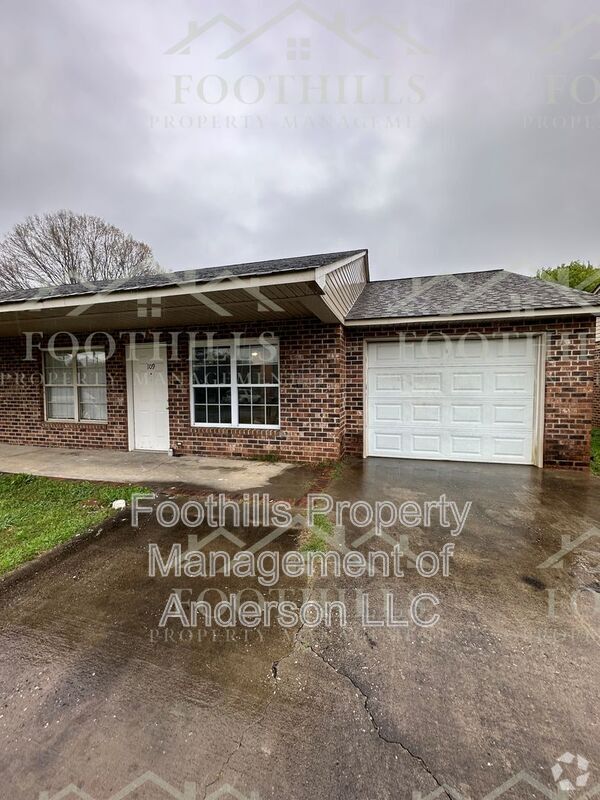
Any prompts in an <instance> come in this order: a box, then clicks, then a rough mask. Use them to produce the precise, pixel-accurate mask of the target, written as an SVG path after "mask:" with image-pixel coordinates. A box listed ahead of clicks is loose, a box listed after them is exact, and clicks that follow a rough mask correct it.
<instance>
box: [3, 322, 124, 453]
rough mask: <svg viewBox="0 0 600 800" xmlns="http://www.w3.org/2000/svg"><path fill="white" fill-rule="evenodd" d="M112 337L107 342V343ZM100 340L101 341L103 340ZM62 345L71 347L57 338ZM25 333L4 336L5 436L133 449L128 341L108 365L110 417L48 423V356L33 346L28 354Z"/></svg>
mask: <svg viewBox="0 0 600 800" xmlns="http://www.w3.org/2000/svg"><path fill="white" fill-rule="evenodd" d="M105 342H106V340H104V341H103V342H102V344H105ZM95 344H97V345H98V346H100V339H98V340H97V341H96V342H95ZM54 345H55V346H56V347H60V346H70V345H71V342H70V341H69V339H67V338H65V339H64V340H61V339H57V340H56V341H55V342H54ZM26 355H27V351H26V343H25V337H23V336H20V337H11V338H0V441H2V442H7V443H9V444H28V445H48V446H52V445H53V446H55V447H110V448H114V449H117V450H127V392H126V385H125V346H124V344H123V343H122V342H121V343H119V345H118V347H117V350H116V352H115V354H114V355H113V356H112V357H111V358H110V359H108V361H107V364H106V377H107V382H108V392H107V404H108V422H107V423H105V424H96V423H87V422H81V423H78V422H46V421H45V419H44V393H43V389H42V360H41V354H40V351H39V350H38V349H32V355H33V360H27V359H26Z"/></svg>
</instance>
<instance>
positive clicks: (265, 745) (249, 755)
mask: <svg viewBox="0 0 600 800" xmlns="http://www.w3.org/2000/svg"><path fill="white" fill-rule="evenodd" d="M303 475H304V473H303ZM297 477H298V486H297V491H296V495H295V496H296V497H297V498H298V497H300V495H301V493H302V492H301V491H300V489H302V491H304V490H305V488H306V487H305V486H304V485H302V486H301V484H302V481H301V480H300V475H299V474H298V476H297ZM314 477H315V481H314V482H313V484H314V485H316V482H317V480H316V479H317V476H316V475H315V476H314ZM305 478H306V476H304V478H303V480H304V479H305ZM308 484H310V481H308ZM319 491H327V492H330V493H331V495H332V496H333V497H334V498H335V499H336V500H349V501H352V500H358V499H360V500H364V501H366V502H369V503H372V504H374V503H375V502H376V501H381V500H388V501H392V502H394V503H395V504H400V503H403V502H407V501H414V502H416V503H421V504H422V503H424V502H425V501H426V500H435V499H437V498H439V497H440V495H441V494H442V493H444V494H445V495H446V496H447V497H448V499H450V500H455V501H456V502H457V503H458V504H459V505H463V504H464V503H466V502H467V501H470V502H472V508H471V510H470V512H469V514H468V517H467V521H466V524H465V527H464V530H463V531H462V532H461V533H460V535H458V536H454V537H453V536H450V535H449V533H448V530H447V529H445V528H443V527H442V526H440V525H435V524H433V525H431V526H430V527H427V526H424V525H420V526H418V527H414V528H411V529H410V530H408V529H407V528H402V527H401V526H399V525H398V526H396V527H395V528H393V529H390V531H389V533H388V534H386V536H388V535H389V539H390V542H391V543H393V542H400V543H401V544H402V546H403V548H404V549H405V550H408V551H410V552H411V553H412V554H414V555H416V554H418V553H420V552H422V551H424V550H430V551H434V552H436V553H439V552H440V550H441V548H442V547H443V545H444V544H445V543H446V542H450V541H451V542H453V543H454V545H455V550H454V555H453V557H452V559H451V568H450V575H449V576H447V577H444V576H442V575H439V574H438V575H436V576H434V577H431V578H426V577H423V576H422V575H419V574H418V573H417V570H416V569H415V568H414V565H413V563H412V562H411V560H410V558H406V559H405V560H404V561H403V568H404V575H403V576H402V577H391V576H389V577H384V576H382V575H375V576H373V577H363V578H354V579H351V578H349V577H342V576H340V577H332V576H329V577H319V578H313V579H309V578H307V577H305V576H304V577H298V578H284V579H282V580H280V581H279V582H278V583H277V585H276V586H275V587H274V588H273V590H270V589H269V588H267V587H264V586H261V585H260V584H259V583H258V582H257V580H256V579H255V578H233V577H225V576H224V575H218V576H217V577H216V578H211V579H202V578H186V577H185V576H182V577H180V578H175V577H166V578H160V577H154V578H151V577H149V576H148V543H149V542H155V543H157V544H158V545H159V546H160V548H161V552H163V553H164V554H166V552H167V550H168V548H169V547H170V545H171V544H172V543H173V542H178V543H181V544H182V545H183V546H184V548H185V547H186V545H187V541H188V540H187V533H188V531H187V530H186V529H185V528H184V527H183V526H178V527H175V528H172V529H165V528H164V527H160V526H158V525H157V524H156V521H155V520H154V519H151V520H146V521H144V523H143V524H142V526H141V528H140V529H137V530H133V529H131V528H130V527H129V526H127V525H123V526H122V527H121V528H119V529H116V530H112V531H109V532H107V533H106V534H105V535H101V536H99V537H97V538H94V539H92V540H90V541H89V542H86V543H82V546H81V547H80V548H78V549H76V550H75V551H73V552H71V553H70V554H68V555H67V556H66V557H65V558H64V559H63V560H61V561H59V562H58V563H55V564H50V565H49V566H48V567H47V568H45V569H43V570H42V571H40V572H39V573H38V574H37V575H35V576H33V577H31V578H29V579H27V580H24V581H22V582H20V583H18V584H15V585H13V586H9V587H8V588H7V589H5V591H4V592H3V593H2V594H1V595H0V604H1V616H0V692H1V697H2V704H1V705H2V708H1V709H0V715H1V716H0V742H1V743H2V746H1V747H0V771H1V774H2V784H3V788H2V792H1V793H0V796H2V797H7V798H11V800H21V798H32V799H33V798H38V797H39V795H40V792H44V791H47V792H48V798H52V797H53V796H54V795H55V794H57V793H59V792H60V791H61V790H62V789H64V788H65V787H66V786H67V785H68V784H71V783H72V784H73V785H74V786H76V787H79V789H81V790H83V791H85V792H87V793H88V795H89V797H91V798H93V799H94V800H105V799H106V800H108V798H110V797H112V796H113V795H116V794H117V793H118V792H120V791H122V790H124V787H125V786H126V785H127V784H129V783H130V782H132V781H135V780H136V779H137V778H138V777H139V776H141V775H142V774H143V773H145V772H146V771H148V770H151V771H152V772H153V773H155V774H156V775H157V776H160V778H161V779H163V780H164V781H167V782H168V783H169V784H170V785H171V787H172V791H175V790H177V791H178V792H180V793H181V795H180V796H181V797H183V798H185V800H187V798H188V797H189V798H204V797H210V796H211V794H214V793H216V792H219V790H220V789H222V788H223V786H224V785H227V784H229V785H230V786H233V787H235V790H236V791H237V792H239V793H240V794H241V795H243V796H245V797H250V796H252V793H254V797H255V798H256V797H259V798H309V797H310V798H321V797H323V798H325V797H327V798H329V797H337V798H363V799H367V798H394V800H403V799H404V798H407V800H417V798H419V797H421V798H422V800H425V798H428V797H432V798H433V797H436V796H442V797H453V798H454V800H456V798H457V797H458V796H459V795H458V794H457V793H460V797H462V798H465V799H468V800H478V799H479V798H481V797H483V796H484V795H486V794H487V793H489V792H491V791H492V790H494V789H495V788H496V787H499V786H501V785H502V784H503V783H505V782H506V781H509V780H510V779H511V778H512V776H514V775H515V774H517V773H519V772H520V771H525V772H526V773H527V776H528V779H529V780H530V782H533V783H534V784H535V781H538V782H539V785H540V786H543V787H545V791H546V795H544V794H543V793H542V791H541V789H540V788H537V789H536V788H534V786H532V785H530V783H526V782H523V780H521V782H520V783H519V784H518V785H516V786H514V787H513V788H512V789H510V790H508V789H507V791H506V792H505V793H504V794H503V795H502V796H505V797H509V798H513V800H516V798H518V799H519V800H524V799H525V800H526V799H527V798H540V797H542V796H549V795H548V794H547V792H549V791H550V790H552V791H553V790H555V789H556V784H555V783H554V779H553V777H552V774H551V767H552V766H553V764H554V763H555V761H556V759H557V758H558V757H559V756H561V755H562V754H563V753H565V751H570V752H572V753H574V754H580V755H582V756H584V757H585V758H586V759H588V760H589V762H590V767H589V772H590V777H589V782H588V784H587V787H586V788H587V789H588V790H589V788H591V787H592V786H594V785H596V784H598V783H600V741H599V737H598V726H599V723H600V715H599V713H598V701H597V697H598V689H597V687H598V685H599V683H600V658H599V655H600V624H599V623H600V602H597V599H598V597H600V595H599V594H598V589H600V585H599V583H598V581H599V579H600V575H599V574H598V571H597V570H598V565H599V564H600V554H599V552H600V541H599V540H598V538H597V537H595V536H594V535H593V531H594V527H595V526H597V527H599V528H600V480H598V479H595V478H592V477H591V476H587V475H582V474H576V473H567V472H551V471H542V470H537V469H534V468H529V467H506V466H491V465H465V464H445V463H440V464H433V463H431V462H427V463H426V462H408V461H396V460H391V459H369V460H368V461H358V460H357V461H351V462H348V463H347V464H345V465H344V466H343V467H342V468H341V469H338V470H336V471H335V473H334V474H332V477H331V481H330V483H329V486H328V487H326V488H325V489H324V488H323V487H322V486H321V488H320V489H319ZM180 502H183V500H182V501H180ZM344 522H345V530H344V531H342V530H338V531H336V532H335V533H334V535H333V537H332V542H333V544H334V545H335V546H336V547H338V548H340V550H341V551H343V548H344V547H345V546H351V545H352V546H354V547H356V548H357V549H358V550H359V551H361V552H363V553H365V554H367V553H368V552H369V551H372V550H375V549H385V544H386V543H387V545H389V546H391V544H390V542H389V541H388V539H387V538H386V537H384V538H378V537H375V536H371V537H368V536H367V537H365V536H364V534H365V532H366V531H367V532H368V527H367V528H365V527H362V526H361V525H358V524H354V525H353V524H352V522H350V521H349V519H348V518H347V517H346V518H345V519H344ZM226 527H227V528H228V530H231V531H232V532H233V533H235V535H236V536H238V537H239V538H240V539H241V540H242V541H243V546H244V547H245V548H251V547H253V546H257V544H258V545H260V542H261V541H262V539H263V538H264V537H265V536H268V535H269V533H270V532H271V531H272V529H273V528H272V526H267V527H264V528H249V527H243V526H241V527H239V528H236V527H234V526H231V525H230V524H229V523H228V525H227V526H226ZM210 531H211V529H210V528H207V527H204V528H202V529H199V530H196V531H195V533H196V534H197V535H198V536H199V537H200V538H201V537H202V536H203V535H205V534H207V533H210ZM586 532H590V536H589V537H588V538H581V540H580V541H578V540H577V537H582V534H585V533H586ZM298 533H299V531H298V529H297V528H292V529H291V530H289V531H287V532H285V533H282V534H281V535H280V536H278V537H276V538H274V539H273V540H272V541H271V542H269V543H268V544H267V545H266V546H265V547H266V549H268V550H272V551H273V552H274V553H276V554H278V555H279V556H280V557H282V556H283V554H284V553H286V552H287V551H289V550H293V549H295V548H296V547H297V535H298ZM402 536H407V537H408V538H407V539H400V537H402ZM358 537H362V538H363V541H361V542H359V543H357V542H356V540H357V538H358ZM563 537H569V538H568V539H564V538H563ZM573 543H576V544H575V546H574V547H572V548H571V549H569V548H570V547H571V545H573ZM561 546H563V547H565V546H566V549H567V550H568V552H567V553H565V555H564V558H563V559H562V560H561V559H560V558H558V559H556V558H555V554H556V553H558V551H559V550H560V548H561ZM239 547H240V544H239V542H237V543H236V542H235V541H231V540H230V539H229V538H227V537H224V536H220V537H219V538H218V539H214V540H213V541H212V542H211V543H210V547H209V548H208V549H212V550H214V549H219V550H224V551H226V552H228V553H230V554H231V555H233V554H234V553H235V552H236V551H238V550H239ZM260 551H261V548H260V547H259V548H258V549H257V552H260ZM549 559H550V560H551V561H552V560H554V565H549V564H548V560H549ZM557 564H558V566H556V565H557ZM209 587H211V588H212V589H213V590H217V589H218V590H220V592H221V594H220V595H218V592H217V591H213V592H212V594H213V595H214V596H215V597H216V596H217V595H218V596H219V597H221V596H222V597H227V596H229V594H230V593H232V592H235V591H237V590H239V589H242V588H244V589H246V590H247V592H245V595H246V594H247V596H248V599H251V597H252V595H254V596H256V594H257V592H258V593H259V594H260V595H261V596H262V597H263V598H265V599H267V598H273V597H279V596H281V595H280V594H279V593H280V592H281V591H285V593H286V597H288V598H293V599H296V600H298V601H301V600H302V599H304V600H306V599H307V598H308V597H312V598H315V599H320V600H326V599H330V600H335V599H340V598H341V597H343V598H344V599H345V600H346V605H347V608H348V618H347V624H346V626H345V627H339V626H338V625H336V624H335V617H334V619H333V620H332V624H331V625H330V626H329V627H327V626H320V627H318V628H311V627H310V626H309V625H304V626H300V625H297V626H295V627H294V628H292V629H290V630H284V629H283V628H282V627H281V626H278V625H273V626H271V627H268V628H266V627H263V626H261V627H260V628H258V629H255V630H248V629H247V628H243V627H242V626H240V625H239V624H238V625H237V626H235V627H232V628H229V629H221V630H218V631H216V632H215V634H214V635H212V634H210V633H209V632H208V631H207V629H206V628H204V627H202V626H200V628H198V629H194V630H191V631H189V630H184V629H182V628H181V625H180V624H179V623H178V622H176V621H170V622H169V623H168V626H167V629H166V631H165V630H159V629H158V621H159V619H160V615H161V613H162V611H163V609H164V607H165V604H166V601H167V599H168V597H169V594H170V593H171V591H172V590H174V589H177V590H181V593H182V597H189V596H193V597H199V596H200V595H201V593H202V591H203V590H206V589H208V588H209ZM425 592H427V593H429V594H435V596H436V598H437V600H438V601H439V605H437V606H435V607H434V606H433V603H429V604H428V603H424V605H423V607H422V611H423V612H424V613H426V614H427V615H429V616H430V615H431V613H432V612H434V611H435V612H436V613H438V614H439V622H438V623H437V624H435V625H433V626H432V627H429V628H424V627H419V626H418V625H416V624H414V622H412V621H411V619H410V615H409V606H410V601H411V598H414V597H415V596H416V595H418V594H419V593H425ZM361 593H366V595H367V596H368V598H369V604H370V614H371V616H370V622H373V623H375V622H377V621H379V620H380V619H383V615H384V611H385V596H386V593H390V594H392V595H393V598H394V616H393V618H392V619H390V620H388V622H390V621H391V622H395V623H399V622H400V621H401V620H406V621H407V622H408V624H407V626H406V627H404V626H402V625H401V624H397V625H395V626H391V625H387V626H378V625H376V624H370V625H365V624H364V622H365V621H364V619H362V618H361V615H360V614H359V613H358V612H357V611H356V600H357V598H360V597H362V596H364V594H361ZM208 594H211V593H208ZM208 594H207V595H206V596H208ZM215 630H216V629H215ZM186 782H187V783H188V784H189V785H188V787H187V789H185V784H186ZM442 785H445V786H447V787H451V788H447V789H445V790H443V791H442V792H441V793H440V794H436V792H437V790H438V789H439V788H440V786H442ZM184 790H186V791H187V792H188V795H187V796H186V795H185V794H184ZM419 792H420V793H421V795H419V794H418V793H419ZM62 796H64V795H61V797H62ZM74 796H76V795H74ZM125 796H131V797H135V798H136V799H137V798H144V799H145V798H148V799H149V800H154V798H166V797H171V796H177V795H173V794H169V793H168V792H167V790H166V789H165V787H163V788H160V787H157V786H152V785H151V784H149V783H146V784H145V785H144V786H142V787H141V788H139V789H137V790H136V791H135V792H133V788H132V790H131V792H130V794H128V795H125V794H120V795H119V797H125ZM224 796H228V795H227V794H225V795H224ZM497 796H500V795H497Z"/></svg>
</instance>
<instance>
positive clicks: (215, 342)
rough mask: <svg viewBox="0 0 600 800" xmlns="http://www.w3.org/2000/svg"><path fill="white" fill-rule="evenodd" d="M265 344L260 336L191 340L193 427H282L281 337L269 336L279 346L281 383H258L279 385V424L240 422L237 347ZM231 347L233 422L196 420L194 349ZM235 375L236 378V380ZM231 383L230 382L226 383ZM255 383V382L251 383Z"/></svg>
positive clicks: (272, 429) (271, 428) (270, 342)
mask: <svg viewBox="0 0 600 800" xmlns="http://www.w3.org/2000/svg"><path fill="white" fill-rule="evenodd" d="M256 344H265V342H264V341H261V340H260V339H259V338H248V339H247V338H245V337H243V338H241V339H240V338H232V339H211V340H210V342H193V341H190V346H189V356H188V361H189V373H188V374H189V384H190V394H189V400H190V425H191V427H192V428H253V429H256V430H271V431H278V430H280V428H281V369H280V366H279V339H278V338H275V337H273V338H269V340H268V344H271V345H273V346H275V347H276V348H277V361H276V362H274V363H276V364H277V372H278V375H279V383H277V384H273V383H270V384H260V385H258V384H256V386H257V387H258V388H261V386H262V387H264V388H273V387H277V390H278V391H277V417H278V419H279V424H278V425H252V424H251V423H244V422H239V404H238V382H237V358H236V356H237V354H236V347H238V346H241V347H243V346H245V345H250V346H252V345H256ZM224 346H228V347H230V348H231V422H230V423H229V422H195V421H194V414H195V412H194V350H195V349H196V348H201V347H204V348H206V347H224ZM234 376H235V380H234ZM224 385H229V384H224ZM251 385H254V384H251Z"/></svg>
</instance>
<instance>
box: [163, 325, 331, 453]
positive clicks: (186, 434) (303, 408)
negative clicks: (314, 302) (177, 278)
mask: <svg viewBox="0 0 600 800" xmlns="http://www.w3.org/2000/svg"><path fill="white" fill-rule="evenodd" d="M207 330H209V328H207V327H203V328H202V331H207ZM210 330H212V331H214V332H215V336H216V338H218V337H219V335H220V334H221V335H225V334H226V333H227V332H228V331H230V330H231V327H229V328H227V329H225V330H224V329H223V327H221V328H219V327H214V328H211V329H210ZM234 330H235V331H236V332H237V333H240V334H241V335H243V336H248V337H256V336H259V335H260V334H261V333H263V332H264V331H265V330H269V331H272V332H273V334H274V335H275V336H277V337H278V339H279V362H280V384H281V385H280V404H281V410H280V429H279V430H268V429H262V430H261V429H256V428H254V429H253V428H204V427H199V428H195V427H191V426H190V388H189V371H188V361H187V359H188V343H187V341H186V340H185V338H184V337H181V341H180V345H179V358H180V361H181V363H182V364H184V365H185V369H184V370H183V373H182V375H181V377H182V380H181V382H178V383H177V384H171V389H170V397H169V407H170V408H171V442H172V443H173V446H174V447H175V448H176V449H177V451H178V452H183V453H196V454H202V455H211V456H244V457H253V456H262V455H268V454H274V455H277V456H279V457H281V458H283V459H287V460H290V461H321V460H325V459H337V458H339V457H340V456H341V453H342V441H343V382H342V376H343V370H344V368H345V362H344V357H343V356H344V350H343V346H344V337H343V329H342V327H341V326H340V325H323V324H321V323H319V322H317V321H316V320H315V321H313V320H310V319H305V320H294V321H291V322H278V323H275V322H268V323H261V324H260V325H258V324H253V325H249V324H242V323H240V324H237V325H236V326H235V329H234Z"/></svg>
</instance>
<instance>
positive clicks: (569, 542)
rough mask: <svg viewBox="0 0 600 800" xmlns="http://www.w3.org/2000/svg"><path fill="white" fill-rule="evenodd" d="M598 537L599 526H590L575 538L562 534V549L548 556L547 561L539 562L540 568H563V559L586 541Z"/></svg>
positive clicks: (599, 535)
mask: <svg viewBox="0 0 600 800" xmlns="http://www.w3.org/2000/svg"><path fill="white" fill-rule="evenodd" d="M596 537H600V529H598V528H590V529H589V530H587V531H585V532H584V533H582V534H581V535H580V536H577V538H575V539H571V537H570V536H568V535H566V536H561V548H560V550H557V551H556V553H553V554H552V555H551V556H548V558H547V559H546V560H545V561H542V563H541V564H538V569H549V568H552V569H562V567H563V560H564V559H565V557H566V556H568V555H569V554H570V553H573V552H574V551H575V550H577V548H578V547H580V546H581V545H582V544H583V543H584V542H587V541H589V540H590V539H594V538H596Z"/></svg>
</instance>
